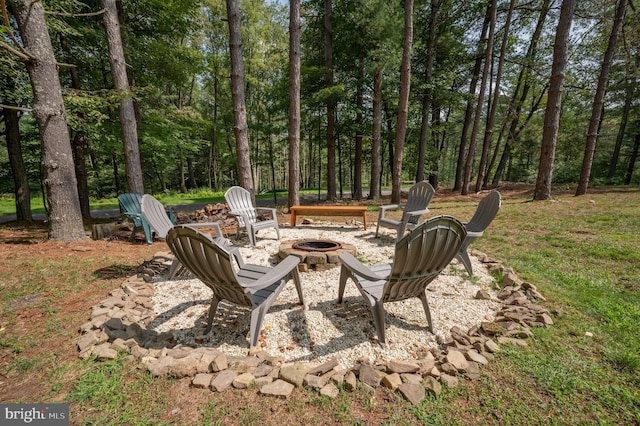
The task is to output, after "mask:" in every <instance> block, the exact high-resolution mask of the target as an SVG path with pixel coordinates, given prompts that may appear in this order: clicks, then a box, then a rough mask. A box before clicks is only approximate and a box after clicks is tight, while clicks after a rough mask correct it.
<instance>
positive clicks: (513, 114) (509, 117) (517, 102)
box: [485, 0, 551, 185]
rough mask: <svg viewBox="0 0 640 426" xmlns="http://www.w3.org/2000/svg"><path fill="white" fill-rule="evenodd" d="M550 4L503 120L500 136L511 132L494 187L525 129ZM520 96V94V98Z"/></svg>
mask: <svg viewBox="0 0 640 426" xmlns="http://www.w3.org/2000/svg"><path fill="white" fill-rule="evenodd" d="M550 4H551V0H544V2H543V4H542V6H541V8H540V16H539V17H538V22H537V23H536V29H535V30H534V31H533V35H532V36H531V42H530V43H529V47H528V49H527V54H526V56H525V62H524V64H523V65H522V68H520V72H519V74H518V80H517V83H516V87H515V89H514V90H513V94H512V96H511V102H510V103H509V109H508V112H507V114H506V117H505V119H503V124H502V128H501V129H500V134H503V133H504V131H505V130H506V129H507V128H508V129H509V131H508V132H506V136H505V138H506V139H505V143H504V150H503V151H502V156H501V158H500V162H499V164H498V167H497V168H496V172H495V174H494V176H493V181H492V183H493V184H494V185H498V183H499V182H500V177H501V175H502V173H503V171H504V169H505V167H506V164H507V161H508V160H509V157H510V155H511V146H512V144H513V142H515V140H516V139H517V135H518V134H519V132H520V130H521V129H522V128H523V127H524V124H523V125H522V126H520V127H518V124H519V121H520V112H521V111H522V106H523V104H524V102H525V100H526V99H527V96H528V95H529V90H530V88H531V82H530V79H529V76H530V74H531V71H530V68H531V67H533V64H534V62H535V57H536V54H537V51H538V42H539V41H540V36H541V35H542V30H543V28H544V23H545V21H546V20H547V15H548V14H549V8H550ZM520 88H522V93H520ZM519 94H520V97H518V95H519ZM499 144H500V138H498V144H496V148H495V151H494V154H493V157H492V158H491V163H490V164H489V170H491V169H492V168H493V164H494V163H495V160H496V159H497V157H498V153H499V148H500V147H499ZM487 175H488V173H487ZM485 180H486V179H485Z"/></svg>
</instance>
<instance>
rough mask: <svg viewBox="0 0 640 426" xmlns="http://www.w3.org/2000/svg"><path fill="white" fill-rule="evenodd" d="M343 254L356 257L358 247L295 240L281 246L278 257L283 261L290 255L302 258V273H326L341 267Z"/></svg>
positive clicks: (335, 242) (329, 242) (300, 266)
mask: <svg viewBox="0 0 640 426" xmlns="http://www.w3.org/2000/svg"><path fill="white" fill-rule="evenodd" d="M342 253H350V254H352V255H353V256H355V255H356V246H354V245H353V244H347V243H339V242H337V241H331V240H294V241H283V242H282V243H281V244H280V249H279V251H278V257H279V258H280V259H281V260H282V259H284V258H285V257H287V256H289V255H290V254H292V255H294V256H297V257H298V258H300V263H299V264H298V270H299V271H300V272H309V271H325V270H327V269H331V268H334V267H336V266H338V265H340V258H339V256H340V255H341V254H342Z"/></svg>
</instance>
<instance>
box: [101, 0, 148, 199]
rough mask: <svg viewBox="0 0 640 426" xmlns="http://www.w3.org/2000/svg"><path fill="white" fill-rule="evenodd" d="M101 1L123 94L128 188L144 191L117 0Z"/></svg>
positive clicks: (112, 64)
mask: <svg viewBox="0 0 640 426" xmlns="http://www.w3.org/2000/svg"><path fill="white" fill-rule="evenodd" d="M101 3H102V8H103V9H104V10H105V12H104V13H103V14H102V21H103V24H104V30H105V32H106V34H107V44H108V47H109V65H110V67H111V78H112V79H113V85H114V87H115V88H116V90H118V91H119V92H121V94H122V97H123V98H122V101H120V106H119V108H118V111H119V115H120V126H121V129H122V143H123V147H124V166H125V174H126V176H127V187H128V190H129V192H136V193H138V194H144V192H145V191H144V178H143V175H142V165H141V164H142V163H141V162H140V148H139V146H138V124H137V122H136V114H135V109H134V106H133V98H132V96H131V88H130V87H129V80H128V79H127V68H126V62H125V58H124V50H123V48H122V37H121V35H120V22H119V21H118V10H117V8H116V0H101Z"/></svg>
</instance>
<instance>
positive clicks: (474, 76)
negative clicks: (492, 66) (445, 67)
mask: <svg viewBox="0 0 640 426" xmlns="http://www.w3.org/2000/svg"><path fill="white" fill-rule="evenodd" d="M490 12H491V8H490V7H487V13H486V14H485V17H484V23H483V24H482V31H481V33H480V40H479V41H478V53H477V56H476V62H475V64H474V65H473V70H472V71H471V82H470V83H469V98H468V100H467V107H466V108H465V112H464V122H463V123H462V131H461V132H460V149H459V151H458V162H457V165H456V178H455V182H454V184H453V190H454V191H460V190H461V189H462V178H463V174H464V165H465V163H466V161H465V159H466V157H465V154H466V152H467V141H468V139H467V135H468V134H469V127H470V126H471V118H472V115H473V111H474V110H473V97H474V96H475V94H476V88H477V87H478V80H479V79H480V68H481V67H482V57H483V55H482V51H483V46H484V40H485V37H486V34H487V31H488V29H489V19H490V17H491V13H490Z"/></svg>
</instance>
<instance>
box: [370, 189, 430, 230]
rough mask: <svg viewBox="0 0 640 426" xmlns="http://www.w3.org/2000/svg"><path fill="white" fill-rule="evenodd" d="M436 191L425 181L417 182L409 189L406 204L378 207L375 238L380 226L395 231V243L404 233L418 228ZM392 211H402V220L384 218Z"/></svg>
mask: <svg viewBox="0 0 640 426" xmlns="http://www.w3.org/2000/svg"><path fill="white" fill-rule="evenodd" d="M435 193H436V191H435V190H434V189H433V186H431V184H430V183H429V182H427V181H426V180H424V181H422V182H418V183H416V184H415V185H413V186H412V187H411V188H410V189H409V196H408V197H407V203H406V204H405V205H404V206H403V205H400V204H388V205H385V206H380V213H379V214H378V225H377V226H376V237H378V231H379V229H380V227H381V226H383V227H385V228H391V229H395V230H396V232H397V233H398V235H397V237H396V241H398V240H399V239H400V238H402V237H403V235H404V233H405V232H406V231H410V230H412V229H414V228H415V227H416V226H418V221H419V220H420V216H422V215H423V214H425V213H428V212H429V209H428V208H427V206H428V205H429V203H430V202H431V200H432V199H433V196H434V195H435ZM394 209H402V218H401V219H400V220H395V219H392V218H390V217H387V216H386V213H387V211H389V210H394Z"/></svg>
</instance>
